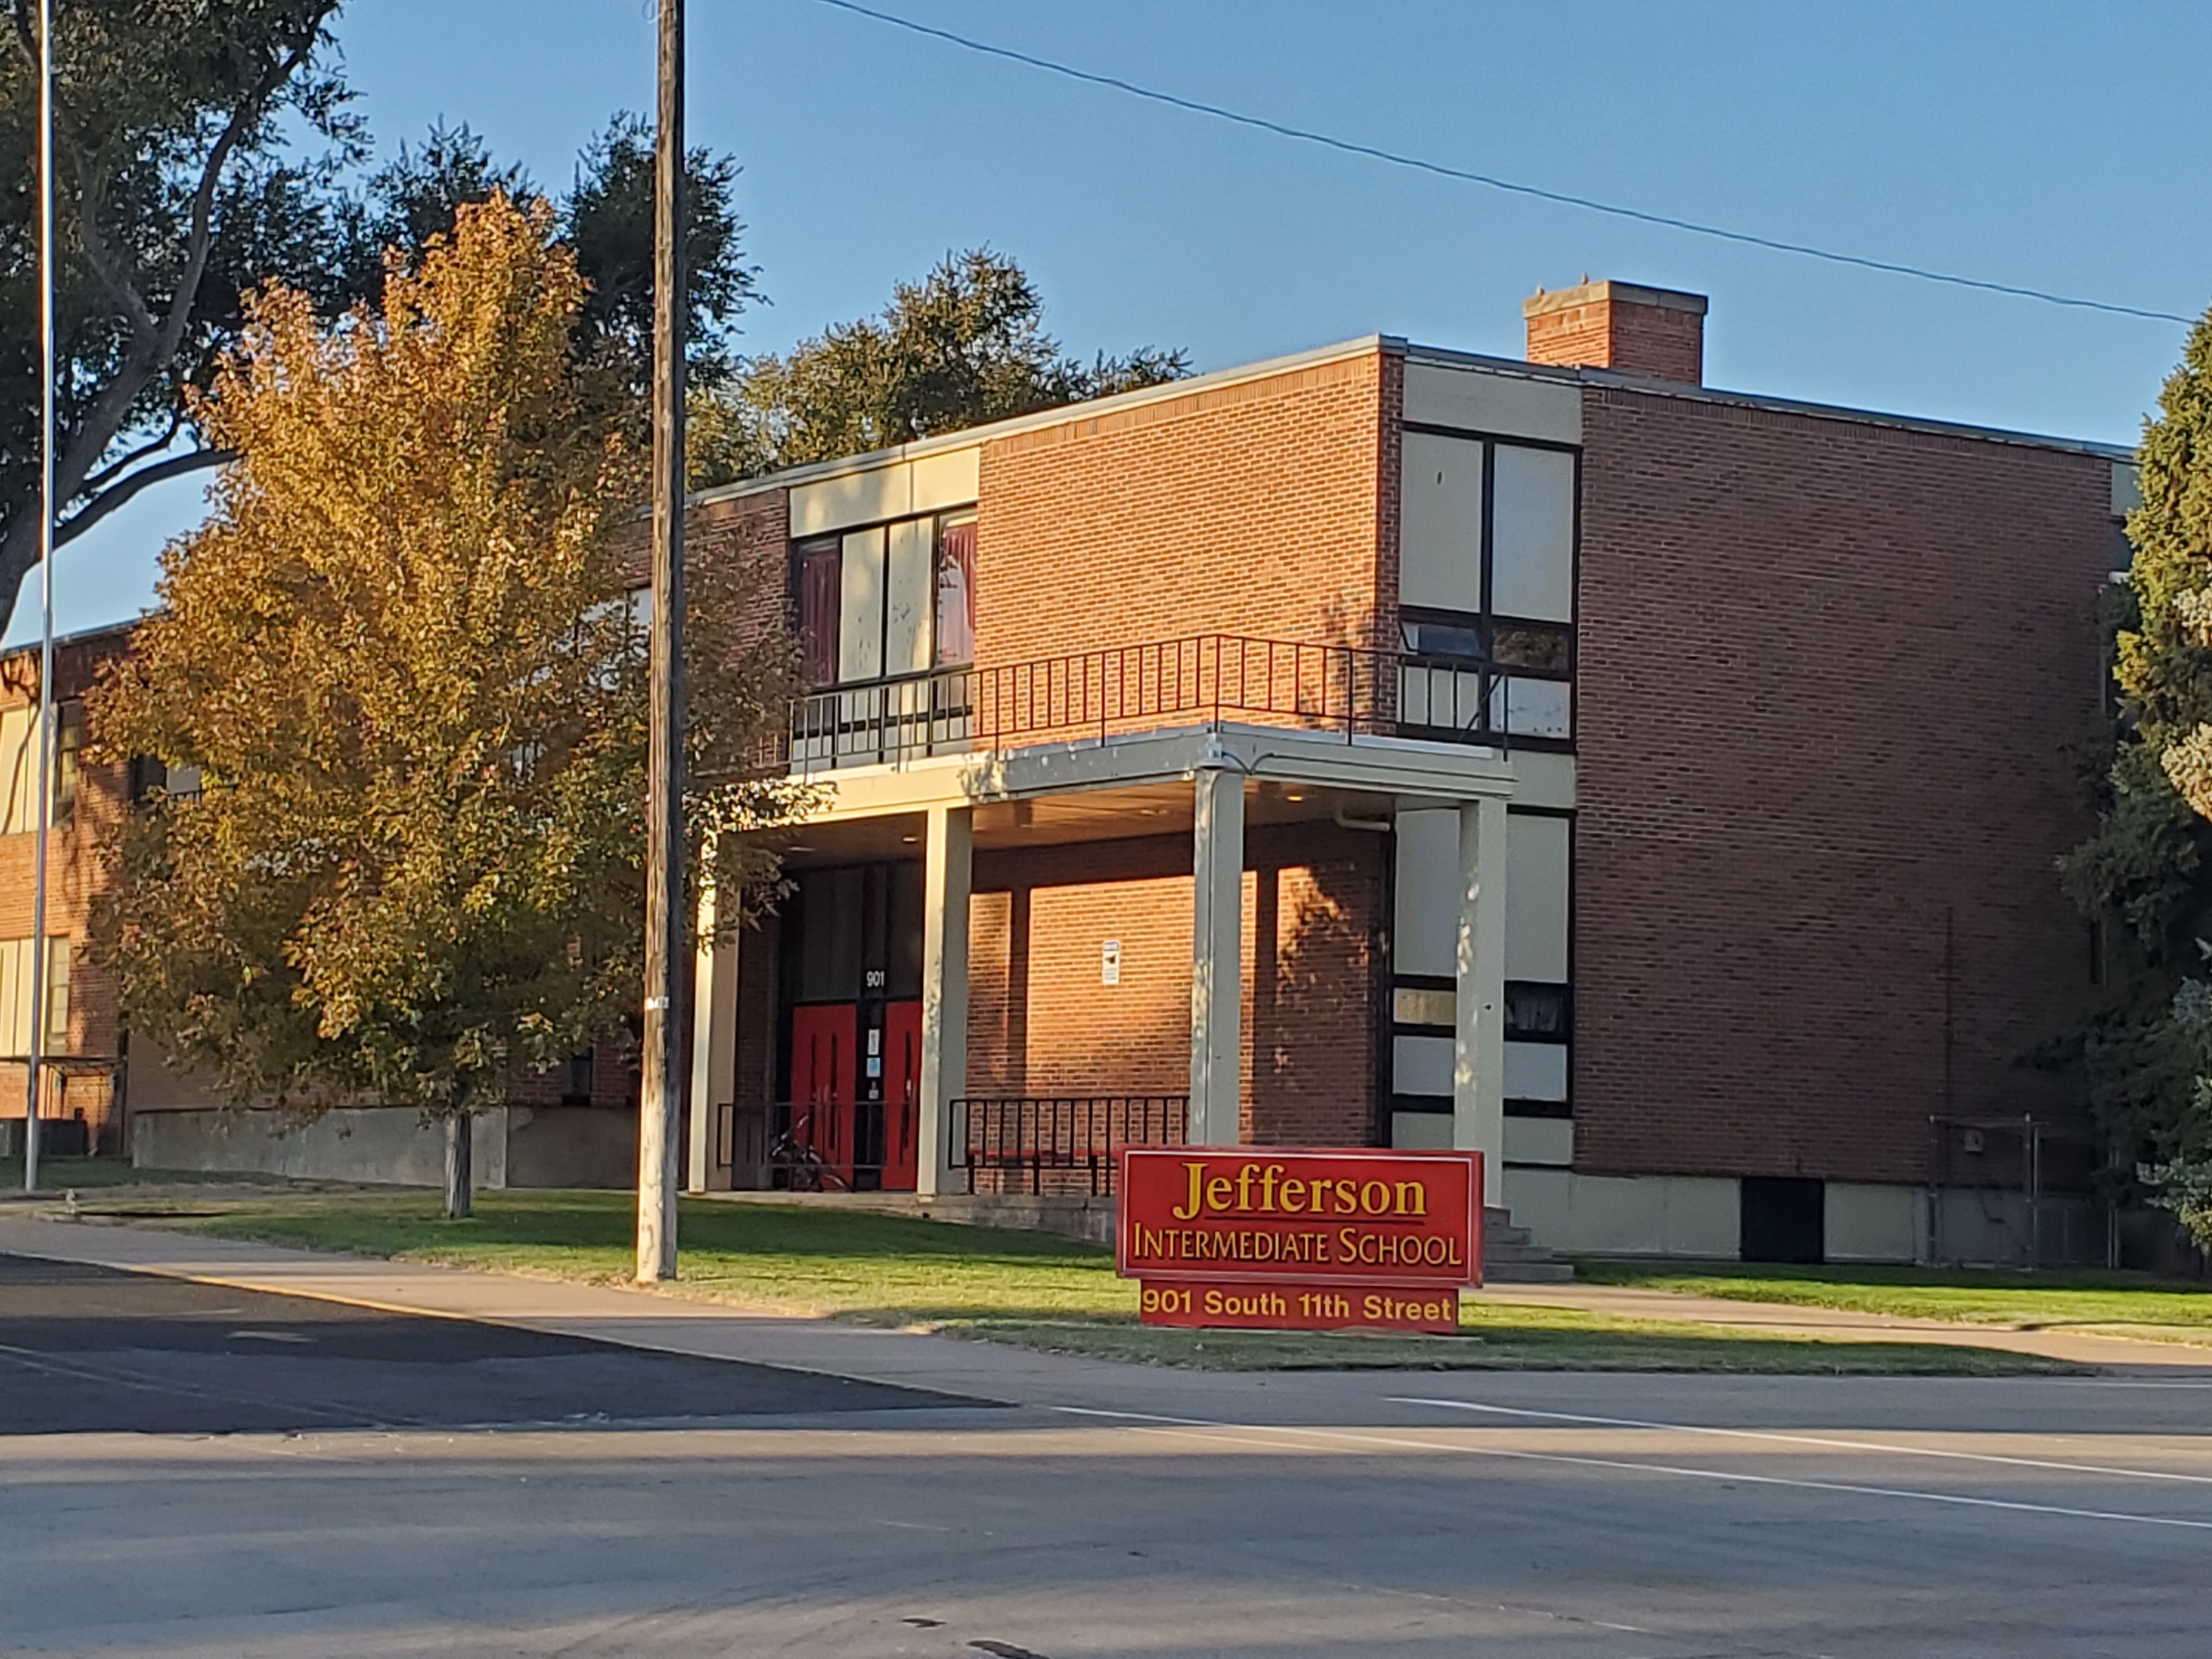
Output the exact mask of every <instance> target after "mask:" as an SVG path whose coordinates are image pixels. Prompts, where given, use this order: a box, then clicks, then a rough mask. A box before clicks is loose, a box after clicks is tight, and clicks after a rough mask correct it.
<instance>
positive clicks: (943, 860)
mask: <svg viewBox="0 0 2212 1659" xmlns="http://www.w3.org/2000/svg"><path fill="white" fill-rule="evenodd" d="M922 841H923V845H922V854H921V1079H920V1080H919V1083H918V1084H917V1085H916V1093H917V1095H918V1097H919V1104H920V1107H921V1126H920V1133H919V1134H918V1135H917V1136H916V1137H915V1152H916V1158H915V1166H916V1167H915V1188H916V1189H917V1190H919V1191H921V1192H923V1193H940V1192H945V1191H948V1190H949V1189H950V1184H951V1175H952V1169H951V1156H952V1141H951V1135H952V1130H953V1124H952V1121H951V1120H952V1113H951V1102H952V1101H954V1100H957V1099H958V1098H959V1097H961V1096H963V1095H964V1094H966V1093H967V1092H968V901H969V895H970V894H971V892H972V891H973V890H974V883H975V868H974V866H975V811H974V809H973V808H971V807H966V806H933V807H931V808H930V809H929V827H928V829H927V831H926V832H925V834H924V836H923V837H922Z"/></svg>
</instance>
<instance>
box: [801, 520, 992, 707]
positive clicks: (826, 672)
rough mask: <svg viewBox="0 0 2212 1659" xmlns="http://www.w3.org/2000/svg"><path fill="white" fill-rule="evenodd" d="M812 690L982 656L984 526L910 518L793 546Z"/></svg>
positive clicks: (804, 652)
mask: <svg viewBox="0 0 2212 1659" xmlns="http://www.w3.org/2000/svg"><path fill="white" fill-rule="evenodd" d="M792 587H793V599H794V600H795V605H794V608H795V610H796V611H797V613H798V614H797V618H796V622H797V629H798V633H799V654H800V664H801V666H802V668H803V670H804V671H805V675H806V678H807V681H808V683H809V684H812V685H816V686H826V685H849V684H854V683H855V682H859V681H865V680H876V679H895V678H899V677H900V676H902V675H908V674H918V673H923V672H926V671H928V670H929V669H931V668H933V667H935V666H938V665H956V664H959V663H964V662H969V661H971V660H973V659H974V657H975V518H974V515H973V514H965V515H963V516H961V517H958V518H936V517H932V518H926V519H904V520H898V521H896V522H895V523H892V524H887V525H876V526H871V527H869V528H867V529H865V530H849V531H846V532H842V534H839V535H836V536H822V537H817V538H812V539H811V540H808V541H804V542H799V543H797V544H794V545H793V548H792Z"/></svg>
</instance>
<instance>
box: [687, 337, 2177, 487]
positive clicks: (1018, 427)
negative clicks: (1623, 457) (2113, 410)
mask: <svg viewBox="0 0 2212 1659" xmlns="http://www.w3.org/2000/svg"><path fill="white" fill-rule="evenodd" d="M1376 352H1382V353H1383V354H1386V355H1388V356H1400V357H1403V358H1405V359H1406V361H1407V362H1416V363H1429V364H1433V365H1435V366H1437V367H1439V368H1463V369H1472V370H1474V371H1476V372H1478V373H1481V374H1503V375H1510V376H1512V377H1514V378H1516V379H1520V380H1552V381H1557V382H1565V383H1569V384H1577V385H1583V386H1620V387H1621V388H1623V389H1624V390H1626V391H1632V392H1645V393H1648V394H1650V395H1652V396H1655V397H1662V398H1685V399H1687V400H1689V401H1692V402H1696V403H1710V404H1731V405H1734V406H1735V407H1739V408H1745V409H1764V410H1773V411H1775V412H1777V413H1779V414H1789V415H1803V416H1808V417H1810V418H1812V419H1815V420H1828V421H1844V422H1850V423H1852V424H1855V425H1861V426H1880V427H1888V428H1894V429H1897V430H1899V431H1905V432H1928V433H1934V434H1938V435H1943V436H1947V437H1954V438H1978V439H1981V440H1984V441H1987V442H1990V443H2003V444H2021V445H2025V446H2027V447H2032V448H2036V449H2057V450H2063V451H2066V452H2068V453H2073V454H2080V455H2095V456H2100V457H2101V458H2103V459H2107V460H2114V461H2132V460H2133V459H2135V451H2134V449H2133V448H2131V447H2122V446H2120V445H2118V444H2103V443H2097V442H2093V441H2091V440H2089V439H2087V438H2061V437H2053V436H2050V435H2045V434H2042V433H2035V432H2020V431H2015V430H2013V429H2011V428H2006V427H1993V426H1977V425H1974V424H1972V422H1963V421H1939V420H1932V419H1927V418H1923V417H1922V416H1913V415H1897V414H1891V413H1888V412H1886V411H1883V410H1870V409H1853V408H1851V407H1850V406H1848V405H1845V404H1818V403H1809V402H1807V401H1804V400H1803V399H1801V398H1774V397H1768V396H1766V395H1765V394H1763V393H1759V392H1725V391H1723V390H1721V389H1719V388H1717V387H1715V386H1688V385H1685V384H1683V383H1681V382H1680V381H1675V380H1656V379H1654V378H1653V377H1651V376H1650V375H1648V374H1628V373H1626V372H1624V371H1621V370H1618V369H1605V368H1562V367H1559V366H1556V365H1553V364H1549V363H1532V362H1525V361H1523V360H1522V359H1521V358H1518V357H1493V356H1486V355H1485V354H1483V353H1481V352H1474V351H1457V350H1454V349H1451V348H1449V347H1448V346H1430V345H1419V344H1415V343H1413V342H1411V341H1408V340H1405V339H1402V338H1401V337H1398V336H1396V335H1391V334H1364V335H1361V336H1359V337H1358V338H1356V339H1350V340H1342V341H1339V342H1338V343H1336V344H1334V345H1327V346H1319V347H1316V348H1315V349H1312V350H1310V351H1298V352H1292V353H1291V354H1290V355H1288V356H1281V357H1267V358H1262V359H1261V360H1260V361H1259V362H1250V363H1239V364H1237V365H1236V366H1235V367H1233V368H1221V369H1215V370H1213V371H1212V372H1211V373H1209V374H1194V375H1192V376H1191V377H1190V378H1189V379H1188V380H1167V381H1163V382H1162V383H1161V384H1160V385H1158V386H1146V387H1144V388H1142V389H1141V390H1139V391H1136V392H1118V393H1116V394H1115V396H1113V397H1110V398H1092V399H1091V400H1090V401H1089V402H1087V403H1079V404H1060V406H1059V407H1057V408H1054V409H1044V410H1038V411H1037V412H1036V413H1035V414H1033V415H1020V416H1014V417H1012V418H1011V419H1008V420H1004V421H992V422H987V423H986V424H984V425H982V426H971V427H965V428H962V429H961V430H960V431H957V432H948V433H945V434H944V435H941V436H939V437H933V438H918V439H916V440H915V441H913V442H912V443H905V444H895V445H893V446H891V447H889V448H886V449H874V450H868V451H866V452H863V453H859V454H854V455H841V456H839V457H837V458H836V459H834V460H827V461H810V462H807V463H806V464H805V465H801V466H793V467H786V468H785V469H784V470H783V471H780V472H770V473H765V474H763V476H762V477H757V478H743V479H739V480H738V482H736V483H727V484H719V485H717V486H716V487H715V488H714V489H702V490H700V491H698V492H697V493H696V494H695V495H692V496H691V497H690V501H691V502H692V503H693V504H694V505H697V504H702V503H705V502H709V501H733V500H737V499H738V498H740V497H743V496H746V495H759V494H761V493H762V492H763V491H765V490H770V489H788V488H791V487H793V486H794V485H799V484H809V483H820V482H821V481H823V479H827V478H836V477H844V476H846V475H848V474H850V473H854V472H866V471H873V470H874V469H875V468H878V467H881V466H890V465H895V464H896V463H898V462H901V461H912V460H919V459H922V458H924V457H926V456H930V455H941V454H944V453H947V452H948V451H951V450H957V449H966V448H969V447H973V446H975V445H976V444H981V443H987V442H989V441H991V440H993V439H994V438H1003V437H1008V436H1011V435H1013V434H1015V433H1018V432H1032V431H1036V430H1037V429H1038V428H1043V427H1051V426H1060V425H1064V424H1066V422H1069V421H1072V420H1091V419H1096V418H1097V417H1099V416H1107V415H1113V414H1118V413H1120V412H1121V410H1128V409H1140V408H1142V407H1144V406H1145V405H1146V404H1155V403H1164V402H1167V401H1169V400H1170V399H1172V398H1187V397H1189V396H1190V395H1191V394H1192V393H1194V392H1200V393H1202V392H1210V391H1213V390H1216V389H1218V388H1220V387H1224V386H1237V385H1241V384H1243V382H1245V381H1248V380H1267V379H1269V378H1270V377H1272V376H1273V375H1277V374H1290V373H1291V372H1293V371H1295V370H1297V369H1301V368H1314V367H1316V366H1318V365H1320V364H1322V363H1333V362H1341V361H1342V360H1344V359H1345V358H1347V357H1361V356H1369V355H1371V354H1373V353H1376Z"/></svg>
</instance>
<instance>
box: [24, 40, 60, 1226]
mask: <svg viewBox="0 0 2212 1659" xmlns="http://www.w3.org/2000/svg"><path fill="white" fill-rule="evenodd" d="M39 611H40V623H39V787H38V793H36V794H34V795H33V796H32V798H31V799H32V800H33V802H35V803H36V806H35V810H36V811H37V813H38V817H36V819H34V820H33V822H34V823H36V824H37V825H38V832H39V833H38V847H37V850H36V851H35V852H34V853H33V854H32V856H33V858H34V859H35V860H37V867H36V869H35V871H34V872H33V875H32V878H31V1034H30V1042H29V1044H28V1053H27V1055H26V1058H27V1060H29V1062H30V1064H29V1067H28V1069H29V1072H30V1082H29V1084H28V1085H27V1087H26V1089H25V1090H24V1099H23V1190H24V1191H25V1192H27V1193H29V1192H36V1191H37V1190H38V1186H39V1083H40V1076H41V1073H43V1071H44V1068H45V1066H46V1021H47V1019H48V1018H51V1016H49V1015H48V1013H47V1012H46V975H47V972H48V969H47V967H46V820H47V819H49V818H50V817H52V816H53V807H54V799H53V792H54V786H53V759H54V8H53V0H39Z"/></svg>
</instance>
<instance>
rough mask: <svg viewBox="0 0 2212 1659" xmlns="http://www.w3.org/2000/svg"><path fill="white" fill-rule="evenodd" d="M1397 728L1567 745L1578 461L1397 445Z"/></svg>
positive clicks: (1494, 445) (1456, 439)
mask: <svg viewBox="0 0 2212 1659" xmlns="http://www.w3.org/2000/svg"><path fill="white" fill-rule="evenodd" d="M1401 482H1402V484H1403V490H1402V495H1401V509H1400V520H1399V522H1400V537H1399V577H1398V596H1399V605H1400V612H1399V628H1400V633H1401V644H1402V646H1403V647H1404V649H1405V650H1406V652H1407V654H1408V655H1410V656H1413V657H1417V658H1420V659H1424V660H1422V661H1420V662H1418V663H1408V664H1407V665H1405V666H1404V667H1403V668H1402V669H1401V673H1400V677H1399V702H1398V707H1399V714H1398V718H1399V720H1401V722H1402V723H1403V724H1404V725H1406V726H1414V727H1426V728H1429V729H1430V730H1431V731H1435V732H1453V733H1458V734H1464V735H1466V736H1468V737H1469V738H1474V739H1475V740H1477V741H1495V740H1497V739H1499V738H1504V739H1505V740H1507V741H1509V742H1510V741H1512V740H1515V739H1532V740H1534V741H1536V742H1539V743H1557V744H1565V743H1567V742H1569V741H1571V739H1572V738H1573V736H1574V694H1573V684H1572V683H1573V678H1574V655H1575V641H1574V627H1573V622H1574V586H1575V523H1576V505H1575V503H1576V490H1577V461H1576V457H1575V454H1574V452H1573V451H1571V450H1566V449H1552V448H1544V447H1537V446H1535V445H1533V444H1518V443H1508V442H1503V441H1498V440H1495V439H1490V438H1480V437H1474V436H1462V435H1450V434H1445V433H1434V432H1420V431H1409V432H1407V434H1406V438H1405V450H1404V463H1403V472H1402V475H1401Z"/></svg>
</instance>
